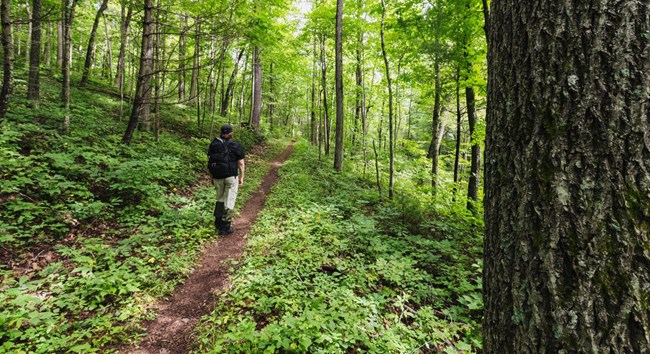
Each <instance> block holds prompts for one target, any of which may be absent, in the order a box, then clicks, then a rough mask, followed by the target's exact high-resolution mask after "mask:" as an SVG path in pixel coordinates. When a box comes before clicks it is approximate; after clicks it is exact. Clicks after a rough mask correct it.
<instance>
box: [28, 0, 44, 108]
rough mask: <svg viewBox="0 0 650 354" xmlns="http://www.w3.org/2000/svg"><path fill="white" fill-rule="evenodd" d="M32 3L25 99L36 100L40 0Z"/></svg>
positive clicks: (39, 45) (39, 44)
mask: <svg viewBox="0 0 650 354" xmlns="http://www.w3.org/2000/svg"><path fill="white" fill-rule="evenodd" d="M32 4H33V7H32V43H31V47H30V49H29V51H30V55H29V79H28V81H27V99H28V100H31V101H33V102H36V101H37V100H38V93H39V73H40V69H41V0H33V1H32Z"/></svg>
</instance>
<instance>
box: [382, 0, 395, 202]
mask: <svg viewBox="0 0 650 354" xmlns="http://www.w3.org/2000/svg"><path fill="white" fill-rule="evenodd" d="M381 10H382V11H381V28H380V37H381V54H382V56H383V57H384V66H385V68H386V83H387V84H388V144H389V145H390V147H389V149H388V150H389V158H388V160H389V162H388V166H389V167H388V198H393V169H394V168H393V166H394V163H395V144H394V143H393V139H394V137H393V85H392V82H391V78H390V68H389V66H388V54H387V53H386V42H385V40H384V27H385V24H384V22H385V18H386V3H385V2H384V0H381Z"/></svg>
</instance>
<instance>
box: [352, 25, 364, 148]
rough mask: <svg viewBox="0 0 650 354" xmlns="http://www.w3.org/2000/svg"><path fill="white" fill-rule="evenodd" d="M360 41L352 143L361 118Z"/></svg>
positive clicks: (355, 74)
mask: <svg viewBox="0 0 650 354" xmlns="http://www.w3.org/2000/svg"><path fill="white" fill-rule="evenodd" d="M359 37H361V33H359ZM360 47H361V43H360V42H359V43H357V49H356V59H357V62H356V64H357V66H356V70H355V72H354V78H355V81H356V85H357V86H356V90H355V91H356V92H355V95H354V130H353V134H352V145H355V143H356V137H357V134H358V132H359V120H360V119H361V86H362V81H361V80H362V75H363V72H362V71H361V48H360Z"/></svg>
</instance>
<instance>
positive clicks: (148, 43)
mask: <svg viewBox="0 0 650 354" xmlns="http://www.w3.org/2000/svg"><path fill="white" fill-rule="evenodd" d="M153 9H154V7H153V0H144V21H143V22H144V23H143V25H142V47H141V50H140V69H139V72H138V82H137V84H136V88H135V97H134V99H133V108H132V110H131V118H130V119H129V125H128V126H127V128H126V132H125V133H124V137H123V138H122V143H124V144H127V145H128V144H130V143H131V138H132V137H133V133H134V132H135V129H136V128H137V127H138V121H139V118H140V115H141V114H142V110H143V108H145V106H146V104H147V103H148V102H146V101H147V97H151V74H152V72H153V39H154V35H153V28H154V20H153Z"/></svg>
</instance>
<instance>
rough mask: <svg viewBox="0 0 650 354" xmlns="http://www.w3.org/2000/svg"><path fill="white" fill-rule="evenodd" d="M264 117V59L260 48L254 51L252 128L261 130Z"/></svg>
mask: <svg viewBox="0 0 650 354" xmlns="http://www.w3.org/2000/svg"><path fill="white" fill-rule="evenodd" d="M261 116H262V59H261V57H260V48H259V47H257V46H255V48H254V49H253V102H252V108H251V126H252V127H253V128H254V129H259V128H260V118H261Z"/></svg>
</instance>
